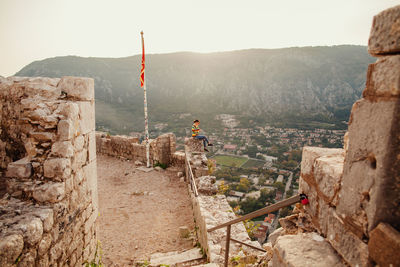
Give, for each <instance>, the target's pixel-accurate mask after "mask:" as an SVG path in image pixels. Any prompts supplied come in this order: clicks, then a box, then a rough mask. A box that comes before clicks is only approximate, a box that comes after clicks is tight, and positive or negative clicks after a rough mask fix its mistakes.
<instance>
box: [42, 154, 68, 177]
mask: <svg viewBox="0 0 400 267" xmlns="http://www.w3.org/2000/svg"><path fill="white" fill-rule="evenodd" d="M43 172H44V176H45V177H47V178H53V180H56V181H62V180H65V179H66V178H67V177H69V176H70V175H71V160H70V159H65V158H50V159H47V160H46V161H45V162H44V164H43Z"/></svg>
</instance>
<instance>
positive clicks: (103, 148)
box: [96, 132, 178, 165]
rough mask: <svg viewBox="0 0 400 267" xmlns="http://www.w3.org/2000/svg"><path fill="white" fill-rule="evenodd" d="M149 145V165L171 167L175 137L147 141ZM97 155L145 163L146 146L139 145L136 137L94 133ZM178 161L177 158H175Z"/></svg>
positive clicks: (160, 137) (164, 135)
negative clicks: (157, 164)
mask: <svg viewBox="0 0 400 267" xmlns="http://www.w3.org/2000/svg"><path fill="white" fill-rule="evenodd" d="M149 143H150V164H151V165H153V164H155V163H157V162H158V163H162V164H166V165H171V164H173V163H174V156H173V155H174V153H175V152H176V137H175V135H174V134H172V133H167V134H163V135H160V136H159V137H157V138H156V139H151V140H149ZM96 148H97V153H102V154H105V155H109V156H113V157H121V158H125V159H129V160H132V161H140V162H142V163H145V162H146V161H147V158H146V144H144V143H142V144H140V143H139V139H138V138H136V137H130V136H125V135H116V136H111V135H107V134H105V133H102V132H97V133H96ZM177 160H178V158H177Z"/></svg>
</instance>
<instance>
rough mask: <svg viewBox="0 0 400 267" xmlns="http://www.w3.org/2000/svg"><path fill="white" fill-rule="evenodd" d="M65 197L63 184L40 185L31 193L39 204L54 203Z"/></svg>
mask: <svg viewBox="0 0 400 267" xmlns="http://www.w3.org/2000/svg"><path fill="white" fill-rule="evenodd" d="M64 197H65V184H64V183H47V184H44V185H41V186H39V187H37V188H36V189H35V191H34V192H33V198H34V199H35V200H37V201H39V202H50V203H56V202H58V201H61V200H62V199H64Z"/></svg>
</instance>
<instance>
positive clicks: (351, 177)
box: [337, 99, 400, 236]
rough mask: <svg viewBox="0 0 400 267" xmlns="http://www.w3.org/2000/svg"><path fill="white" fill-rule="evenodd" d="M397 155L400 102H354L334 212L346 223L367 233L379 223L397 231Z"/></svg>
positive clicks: (399, 166) (399, 197) (399, 152)
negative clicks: (366, 230)
mask: <svg viewBox="0 0 400 267" xmlns="http://www.w3.org/2000/svg"><path fill="white" fill-rule="evenodd" d="M399 155H400V100H395V99H391V100H387V101H374V102H372V101H369V100H367V99H361V100H359V101H357V102H356V103H355V104H354V105H353V109H352V113H351V117H350V122H349V148H348V152H347V155H346V158H345V164H344V171H343V178H342V187H341V189H340V191H339V196H340V199H339V202H338V205H337V212H338V213H339V214H340V215H343V216H346V218H347V219H348V221H349V222H350V221H353V222H355V223H356V224H365V225H368V231H370V230H372V229H373V228H375V227H376V225H377V224H378V223H379V222H380V221H385V222H388V223H390V224H391V225H393V226H394V227H395V228H397V229H400V209H399V208H398V203H400V189H399V187H398V184H400V156H399ZM365 220H367V221H365ZM364 234H365V235H366V236H368V233H367V232H365V233H364Z"/></svg>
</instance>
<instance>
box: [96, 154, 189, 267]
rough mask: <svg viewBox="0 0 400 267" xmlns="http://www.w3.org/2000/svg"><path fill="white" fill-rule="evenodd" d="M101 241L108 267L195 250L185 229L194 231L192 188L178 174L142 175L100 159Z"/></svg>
mask: <svg viewBox="0 0 400 267" xmlns="http://www.w3.org/2000/svg"><path fill="white" fill-rule="evenodd" d="M97 174H98V192H99V207H100V217H99V239H100V241H101V244H102V250H103V262H104V264H105V266H129V265H132V264H133V262H135V261H137V260H141V259H146V258H148V256H150V254H152V253H155V252H168V251H178V250H185V249H190V248H193V244H192V241H191V240H184V239H181V238H180V237H179V227H180V226H188V227H189V229H190V230H193V229H194V222H193V211H192V207H191V202H190V198H189V196H188V193H187V185H186V183H181V182H179V178H178V177H177V175H176V173H175V172H169V171H160V172H158V171H152V172H149V173H145V172H142V171H139V170H136V168H135V166H134V164H133V163H132V162H129V161H123V160H119V159H116V158H113V157H108V156H103V155H97Z"/></svg>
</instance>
